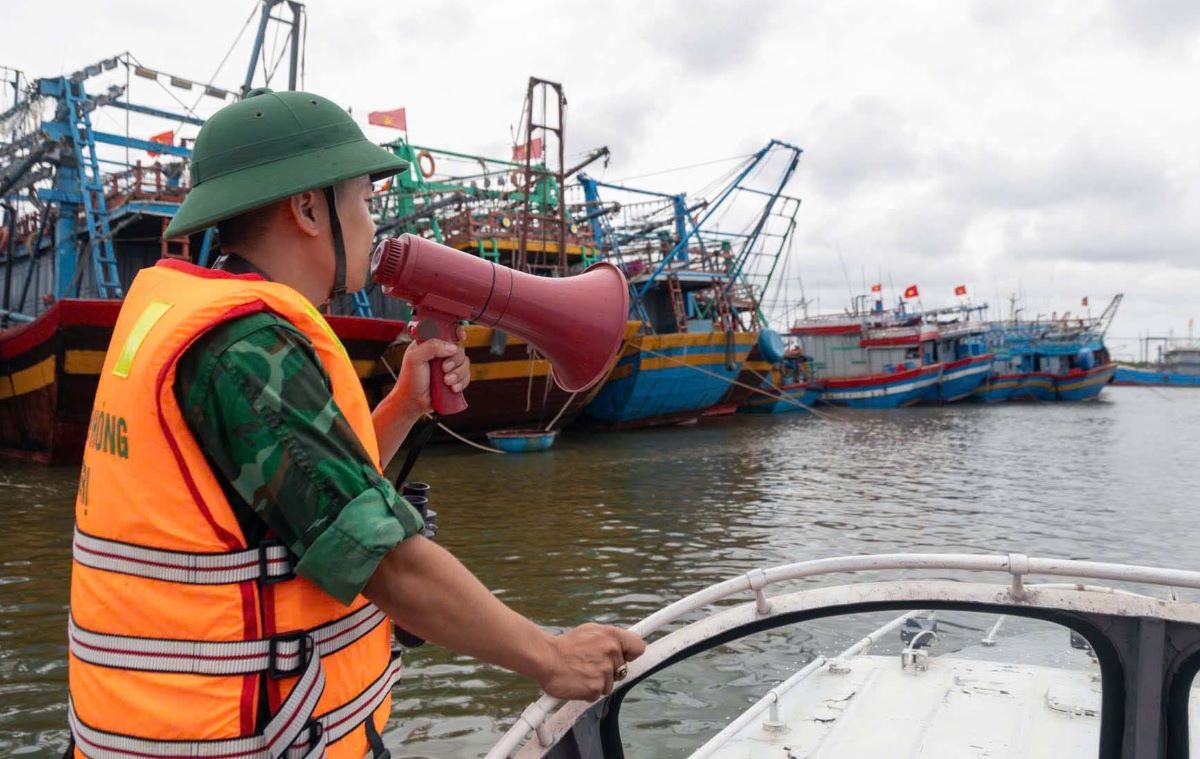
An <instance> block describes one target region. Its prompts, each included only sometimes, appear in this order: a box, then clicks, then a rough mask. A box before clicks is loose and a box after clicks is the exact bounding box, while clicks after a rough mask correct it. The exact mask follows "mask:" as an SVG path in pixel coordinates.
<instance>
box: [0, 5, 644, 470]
mask: <svg viewBox="0 0 1200 759" xmlns="http://www.w3.org/2000/svg"><path fill="white" fill-rule="evenodd" d="M276 5H278V3H277V2H272V1H271V0H264V2H263V3H262V13H261V14H260V16H259V25H258V34H257V37H256V42H255V50H256V51H257V50H258V49H259V48H260V47H261V45H262V42H263V39H264V37H265V36H266V35H268V34H272V33H274V32H275V31H277V30H278V31H282V32H285V34H281V35H280V38H281V39H283V40H284V44H285V45H288V46H291V48H292V50H293V55H292V57H291V61H292V65H291V68H290V69H289V70H288V71H287V75H288V80H287V84H288V86H289V87H290V88H293V89H294V88H295V86H296V84H297V73H298V72H297V69H296V60H297V57H298V56H297V55H296V54H295V53H296V52H298V51H299V50H300V46H301V45H302V37H303V35H302V34H301V33H300V32H301V30H302V29H303V28H304V27H305V24H304V6H303V4H301V3H289V4H288V5H287V8H288V9H289V10H290V11H291V16H290V18H289V17H288V16H287V15H286V14H284V15H280V14H279V13H274V12H272V9H273V8H274V7H275V6H276ZM247 23H250V21H249V20H248V22H247ZM279 27H282V28H281V29H280V28H279ZM285 49H286V48H285ZM252 62H254V64H255V65H251V66H250V68H249V70H248V72H247V75H246V78H245V80H244V82H243V83H242V86H241V88H240V90H235V89H222V88H218V87H215V86H212V85H207V86H206V85H199V84H198V83H197V82H194V81H192V80H190V79H188V78H186V77H181V76H178V75H174V74H167V73H165V72H162V71H159V70H157V69H152V68H150V67H147V66H145V65H143V64H142V63H141V62H140V61H139V60H138V59H136V58H135V57H133V56H132V55H131V54H129V53H124V54H121V55H118V56H115V57H113V58H110V59H105V60H103V61H99V62H97V63H96V64H93V65H89V66H85V67H84V68H82V69H80V70H79V71H76V72H73V73H71V74H69V75H66V76H59V77H49V78H44V79H37V80H30V79H27V78H25V77H24V75H23V74H22V73H20V72H13V71H12V70H10V69H2V71H4V72H10V73H7V74H6V75H7V76H9V78H10V79H11V81H8V82H6V84H8V85H11V87H5V88H3V89H0V92H3V93H5V96H7V93H8V92H9V91H11V92H13V93H15V96H14V97H15V99H14V100H13V101H12V102H11V103H10V102H8V101H3V102H0V199H3V200H4V201H5V203H6V209H7V218H6V224H5V225H4V229H5V230H6V231H5V234H4V235H3V236H4V239H3V240H2V241H0V242H3V243H4V244H3V245H0V250H2V252H3V253H4V255H5V260H4V264H5V287H4V295H3V302H2V308H0V328H4V329H3V331H0V359H2V360H3V366H2V371H3V373H4V375H5V377H6V378H7V382H5V381H3V380H0V454H6V455H9V456H14V457H19V458H24V459H28V460H33V461H39V462H49V463H74V462H77V461H78V460H79V459H80V457H81V455H82V450H83V441H84V438H85V435H86V429H87V423H88V416H89V414H90V411H91V405H92V401H93V398H94V395H95V388H96V382H97V378H98V373H99V371H100V367H101V364H102V362H103V357H104V353H105V351H106V349H107V347H108V342H109V338H110V336H111V332H112V327H113V325H114V324H115V320H116V314H117V313H118V311H119V308H120V301H121V298H122V297H123V295H124V292H125V289H126V288H127V287H128V285H129V284H130V283H131V282H132V280H133V278H134V276H135V275H136V273H137V272H138V271H139V270H140V269H142V268H144V267H146V266H152V265H154V264H155V263H156V262H157V261H159V260H161V259H172V260H175V261H178V262H182V263H184V264H190V265H194V266H197V267H201V268H204V267H208V266H209V265H211V263H212V262H213V261H214V260H215V257H216V255H217V254H218V253H219V252H220V241H219V238H218V237H217V235H216V234H215V229H213V228H209V229H208V230H205V231H204V232H201V233H197V234H195V235H191V236H190V237H183V238H178V239H165V238H163V232H164V230H165V229H166V226H167V223H168V222H169V220H170V219H171V217H172V216H173V215H174V214H175V212H176V211H177V210H178V208H179V205H180V203H181V202H182V201H183V199H184V198H185V197H186V195H187V192H188V190H189V172H188V161H189V159H190V156H191V148H190V141H191V139H192V138H191V137H190V136H185V135H184V134H183V133H182V131H181V130H183V129H188V130H194V129H198V128H199V127H200V126H202V125H203V124H204V121H205V114H206V113H209V112H211V111H213V110H216V109H217V108H219V107H220V106H223V105H225V104H227V103H228V102H231V101H233V100H236V99H237V98H238V97H240V95H241V94H244V93H246V92H248V91H250V90H251V88H252V86H253V85H254V84H255V83H256V81H255V80H256V78H265V79H267V81H266V82H265V83H266V84H271V82H270V80H269V78H268V77H266V71H265V69H264V70H263V72H262V77H260V76H259V74H260V72H259V69H258V68H257V67H256V66H257V52H256V53H255V54H254V55H252ZM148 82H153V85H150V84H147V83H148ZM168 84H169V85H170V86H171V87H174V88H177V89H180V90H189V89H191V90H195V89H196V88H197V87H199V89H200V91H201V92H202V93H203V94H202V95H201V97H200V99H199V100H197V103H196V105H194V106H192V107H191V108H189V109H187V110H186V111H185V112H182V113H177V112H174V111H172V110H168V109H165V108H162V107H159V106H158V104H157V103H155V102H154V101H153V100H149V101H139V100H137V99H135V98H134V94H135V92H136V91H137V90H136V87H137V86H145V87H150V88H151V89H150V90H149V94H150V95H153V94H155V93H156V90H154V89H153V87H160V88H163V89H165V88H166V87H167V86H168ZM160 99H161V98H160ZM535 101H536V105H535ZM179 102H182V101H179ZM563 102H564V101H563V97H562V88H561V85H558V84H556V83H553V82H546V81H543V80H538V79H531V80H530V82H529V84H528V88H527V91H526V98H525V107H524V111H523V112H524V116H523V124H522V136H523V139H524V146H521V145H518V146H515V147H514V149H513V150H514V159H513V160H498V161H497V160H492V161H490V162H488V161H485V160H484V159H482V158H480V157H472V158H470V159H463V158H462V156H464V155H465V154H456V153H453V151H445V153H444V154H442V153H437V152H436V151H433V150H432V149H428V148H420V147H418V146H414V145H412V144H410V143H409V142H408V141H407V140H397V141H395V142H394V143H392V144H390V145H389V147H390V148H391V149H392V150H394V151H395V152H396V153H398V154H400V155H402V156H403V157H405V158H406V159H408V160H409V161H410V163H411V166H410V168H409V170H408V171H407V172H406V173H405V174H402V175H400V176H398V177H396V178H394V179H393V180H392V181H390V182H388V183H387V184H386V185H385V186H384V187H383V188H382V189H381V190H380V192H379V193H378V194H377V197H376V198H375V200H374V205H373V210H374V213H375V216H376V218H377V220H378V221H379V229H380V234H381V235H388V234H399V233H403V232H411V233H414V234H422V235H426V236H430V237H433V238H435V239H438V240H439V241H444V242H446V243H447V244H451V245H452V246H453V247H457V248H459V249H462V250H469V251H471V252H473V253H475V254H477V255H480V256H482V257H485V258H488V259H489V260H492V261H495V262H497V263H504V264H506V265H509V266H514V267H517V268H521V269H522V270H524V271H529V272H532V273H537V274H543V275H547V276H566V275H569V274H571V273H574V272H576V271H579V270H581V269H582V268H584V267H586V265H587V264H588V263H590V262H591V261H593V260H598V252H597V250H596V249H595V247H594V246H592V245H590V244H589V239H588V238H587V237H586V236H583V235H580V234H577V233H576V230H577V229H578V226H577V225H576V224H575V223H574V221H573V219H572V218H571V210H570V209H569V208H567V207H566V205H565V203H564V201H563V199H562V198H563V192H562V188H563V185H564V183H565V182H566V181H567V178H568V177H569V176H570V175H571V173H572V172H573V171H578V170H579V169H580V168H582V167H583V166H586V165H588V164H589V163H590V162H592V161H595V160H599V159H601V158H604V157H606V156H607V149H604V148H601V149H598V150H595V151H592V152H591V153H590V154H588V157H587V159H586V160H585V161H583V162H582V163H581V164H579V165H577V166H575V167H574V168H573V169H571V168H567V167H564V165H563V162H562V161H563V155H564V154H563V140H564V130H563V128H562V127H561V125H562V121H561V120H560V121H559V122H558V124H559V127H557V128H555V129H550V128H548V127H544V126H540V125H536V124H534V119H533V117H532V114H533V112H534V109H535V108H536V109H539V110H538V113H540V112H541V110H540V109H541V108H542V107H543V106H544V107H547V108H549V107H558V108H559V109H560V113H561V108H562V105H563ZM101 113H107V115H108V116H109V117H112V118H109V119H107V120H106V123H108V122H116V121H118V119H120V120H123V119H124V115H129V114H132V116H133V118H134V119H135V121H134V122H133V124H134V125H133V126H131V127H129V128H128V129H127V130H126V133H121V134H118V133H112V132H105V131H102V130H101V129H99V128H98V127H94V126H93V121H94V120H97V121H96V123H100V122H99V121H98V119H99V118H100V116H99V114H101ZM47 114H53V115H52V116H47ZM157 130H165V131H160V132H159V133H158V134H154V135H153V136H152V137H151V138H149V139H147V138H144V137H141V136H137V135H140V134H147V135H149V134H153V132H155V131H157ZM177 132H180V133H179V134H177ZM535 146H536V148H537V150H534V147H535ZM521 150H524V151H525V158H524V159H522V160H518V159H516V158H515V156H516V155H517V153H519V151H521ZM552 153H553V155H551V154H552ZM435 155H436V156H437V157H438V158H445V159H446V160H442V161H440V170H439V169H437V168H435V165H434V161H435ZM452 158H453V159H456V160H457V161H458V166H457V168H458V169H459V170H455V168H456V167H455V165H454V160H451V159H452ZM464 162H465V163H466V164H467V165H468V166H469V168H468V169H467V170H461V169H462V166H463V164H464ZM327 316H328V320H329V322H330V325H331V326H332V327H333V329H334V330H335V332H336V333H337V334H338V337H339V338H340V339H341V340H342V342H343V343H344V344H345V346H346V348H347V352H348V353H349V354H350V357H351V360H352V361H353V362H354V365H355V367H356V369H357V370H358V372H359V377H360V379H361V380H362V381H363V384H364V389H365V390H366V392H367V396H368V399H369V400H371V401H372V402H374V401H377V400H378V399H379V398H380V397H381V396H382V394H383V393H385V392H387V390H388V389H389V388H390V387H391V385H392V379H393V377H394V374H393V372H394V371H395V369H397V368H398V367H399V366H400V361H401V359H402V353H403V350H404V348H405V346H406V345H407V344H408V343H407V336H406V335H405V334H404V327H405V323H406V321H407V320H408V318H409V316H410V312H409V309H408V307H407V305H406V304H404V303H403V302H401V301H397V300H395V299H392V298H389V297H386V296H384V295H383V294H382V293H381V292H380V291H379V290H378V289H377V288H375V287H374V285H369V286H368V288H367V289H366V290H364V291H361V292H359V293H355V294H354V295H353V296H348V297H343V298H338V299H335V300H334V301H333V302H332V303H330V304H329V307H328V309H327ZM639 323H640V322H639ZM467 332H468V335H467V344H468V348H467V349H468V352H469V354H470V356H471V358H472V362H473V379H474V382H473V384H472V387H471V389H470V390H469V391H468V400H469V402H470V405H469V409H468V411H467V412H464V414H463V415H461V416H460V417H458V418H456V419H455V420H453V421H452V422H449V423H451V424H454V425H456V426H458V427H461V429H462V431H463V432H465V433H466V434H470V435H479V436H482V435H484V434H485V433H486V432H487V431H489V430H492V429H501V428H512V427H528V426H538V425H542V424H545V423H547V422H550V421H554V423H555V424H556V425H557V426H558V427H559V428H561V427H562V426H564V425H566V424H568V423H570V422H571V421H572V420H573V419H574V418H575V417H577V416H578V415H579V414H580V413H581V412H582V410H583V408H584V407H585V406H586V405H587V403H588V402H589V401H590V400H591V397H592V394H593V392H592V391H589V392H588V393H581V394H578V395H571V394H568V393H564V392H562V391H561V390H560V389H559V388H558V387H557V386H555V385H554V384H553V382H552V379H551V376H550V373H549V368H548V365H547V363H546V362H545V361H543V360H541V357H540V356H538V355H537V354H536V352H534V351H532V350H531V349H530V347H529V346H527V345H525V344H524V343H522V342H521V341H518V340H515V339H511V338H508V337H507V336H505V335H502V334H500V333H497V332H494V331H492V330H490V329H484V328H476V327H468V329H467Z"/></svg>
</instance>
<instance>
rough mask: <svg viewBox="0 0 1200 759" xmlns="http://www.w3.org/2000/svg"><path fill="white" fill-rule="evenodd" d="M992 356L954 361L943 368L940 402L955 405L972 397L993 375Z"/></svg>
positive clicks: (987, 354) (939, 385) (939, 388)
mask: <svg viewBox="0 0 1200 759" xmlns="http://www.w3.org/2000/svg"><path fill="white" fill-rule="evenodd" d="M991 365H992V354H990V353H986V354H984V355H981V356H971V357H969V358H964V359H960V360H958V361H952V362H950V363H947V364H945V365H944V366H943V367H942V376H941V379H940V380H938V401H940V402H941V403H954V402H956V401H961V400H963V399H964V398H968V397H970V396H971V394H972V393H974V392H975V390H976V389H977V388H978V387H979V386H980V385H982V384H983V383H984V381H985V380H986V379H987V378H988V375H989V374H990V373H991V371H992V368H991Z"/></svg>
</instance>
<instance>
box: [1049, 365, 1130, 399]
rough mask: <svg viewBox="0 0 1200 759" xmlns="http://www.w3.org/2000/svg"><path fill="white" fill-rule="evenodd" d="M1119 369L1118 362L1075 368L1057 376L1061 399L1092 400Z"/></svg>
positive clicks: (1056, 381) (1058, 391)
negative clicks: (1091, 367) (1090, 367)
mask: <svg viewBox="0 0 1200 759" xmlns="http://www.w3.org/2000/svg"><path fill="white" fill-rule="evenodd" d="M1116 371H1117V365H1116V364H1104V365H1103V366H1097V367H1096V368H1094V369H1087V370H1084V369H1073V370H1071V371H1070V372H1068V373H1067V374H1064V375H1062V376H1060V377H1055V380H1054V382H1055V389H1056V390H1057V393H1058V400H1060V401H1091V400H1095V399H1096V398H1097V397H1099V395H1100V391H1101V390H1103V389H1104V386H1105V385H1107V384H1108V383H1109V382H1110V381H1111V380H1112V378H1113V375H1114V374H1115V373H1116Z"/></svg>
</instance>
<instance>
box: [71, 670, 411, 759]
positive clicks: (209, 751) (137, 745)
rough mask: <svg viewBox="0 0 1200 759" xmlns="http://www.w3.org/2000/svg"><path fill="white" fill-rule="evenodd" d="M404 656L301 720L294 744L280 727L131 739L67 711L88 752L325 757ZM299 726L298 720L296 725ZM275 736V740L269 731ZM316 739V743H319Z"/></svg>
mask: <svg viewBox="0 0 1200 759" xmlns="http://www.w3.org/2000/svg"><path fill="white" fill-rule="evenodd" d="M400 669H401V667H400V660H399V659H394V660H393V661H392V663H391V664H390V665H389V666H388V668H387V670H385V671H384V673H383V674H382V675H381V676H380V677H379V679H377V680H376V681H375V682H373V683H371V685H370V686H369V687H368V688H367V689H366V690H365V691H363V692H362V694H361V695H359V696H358V698H356V699H354V700H353V701H351V702H349V703H347V704H345V705H343V706H341V707H339V708H337V709H334V710H333V711H331V712H328V713H326V714H323V715H320V716H318V717H315V718H311V719H310V718H308V717H306V718H305V721H303V722H300V723H299V732H298V733H297V734H296V735H295V737H294V738H293V739H292V740H291V741H290V742H289V743H283V742H282V739H283V736H284V735H286V734H291V732H295V731H288V733H283V732H281V731H280V730H278V729H277V730H275V731H274V732H272V731H271V730H270V728H268V730H264V731H263V735H261V736H252V737H249V738H236V739H233V740H228V741H186V742H185V741H155V740H147V739H145V738H130V737H128V736H123V735H115V734H113V733H106V732H104V731H101V730H96V729H95V728H93V727H91V726H90V725H87V724H85V723H84V722H83V721H82V720H80V719H79V717H78V715H76V714H75V708H74V705H73V704H71V703H70V702H69V701H68V703H67V715H68V719H69V721H70V724H71V731H72V732H73V734H74V736H75V740H76V741H77V742H78V743H79V745H80V748H82V749H83V751H84V752H85V753H86V754H87V755H88V756H93V757H96V758H97V759H131V758H133V759H145V757H151V756H164V757H179V756H187V757H205V758H206V759H265V758H266V757H275V756H283V755H285V754H284V751H285V750H286V752H287V753H286V756H288V757H294V756H320V755H321V752H323V751H324V749H325V746H326V744H327V743H333V742H335V741H338V740H341V739H342V738H345V737H346V736H347V735H348V734H349V733H351V732H352V731H353V730H354V729H355V728H357V727H358V726H359V725H361V724H362V723H363V721H364V720H366V719H367V718H368V717H370V715H371V714H372V713H373V712H374V711H375V710H376V709H377V708H379V706H380V705H381V704H382V703H383V701H384V699H385V698H387V696H388V694H389V693H390V692H391V690H392V688H393V687H395V685H396V682H397V681H398V680H399V679H400ZM285 713H286V714H289V715H295V714H297V712H296V711H295V710H287V711H286V712H285V710H284V709H281V710H280V712H279V714H277V715H276V717H275V718H274V719H272V724H274V723H275V722H276V721H283V717H282V715H284V714H285ZM293 727H294V725H293ZM271 735H273V736H275V740H274V741H271V740H270V739H269V738H268V737H267V736H271ZM314 739H315V743H314Z"/></svg>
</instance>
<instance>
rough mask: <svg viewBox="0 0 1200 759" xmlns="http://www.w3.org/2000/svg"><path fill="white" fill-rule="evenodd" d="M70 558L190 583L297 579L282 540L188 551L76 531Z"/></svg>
mask: <svg viewBox="0 0 1200 759" xmlns="http://www.w3.org/2000/svg"><path fill="white" fill-rule="evenodd" d="M71 557H72V558H73V559H74V560H75V561H77V562H79V563H80V564H83V565H84V566H85V567H91V568H93V569H103V570H106V571H108V572H120V573H121V574H126V575H135V576H137V577H145V578H146V579H148V580H163V581H164V582H178V583H184V584H186V585H224V584H226V583H235V582H246V581H247V580H258V581H259V582H273V581H279V580H286V579H290V578H291V577H293V572H292V558H291V555H290V554H289V553H288V550H287V547H286V546H284V545H283V544H282V543H279V542H278V541H263V543H262V544H260V545H259V547H258V548H250V549H247V550H245V551H230V552H228V553H186V552H184V551H161V550H158V549H156V548H146V547H144V546H138V545H134V544H132V543H123V542H121V541H118V540H105V539H103V538H97V537H96V536H94V535H88V534H87V533H85V532H83V531H82V530H80V529H79V528H78V527H76V528H75V538H74V539H73V540H72V541H71Z"/></svg>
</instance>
